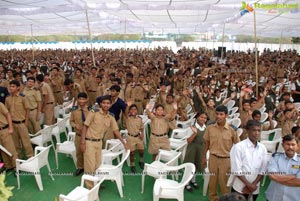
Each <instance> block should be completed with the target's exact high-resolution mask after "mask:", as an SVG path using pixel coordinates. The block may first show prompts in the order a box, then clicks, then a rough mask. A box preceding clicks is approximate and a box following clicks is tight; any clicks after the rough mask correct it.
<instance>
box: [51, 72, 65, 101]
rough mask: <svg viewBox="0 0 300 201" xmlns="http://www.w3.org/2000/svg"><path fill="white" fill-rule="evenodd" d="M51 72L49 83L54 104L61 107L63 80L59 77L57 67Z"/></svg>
mask: <svg viewBox="0 0 300 201" xmlns="http://www.w3.org/2000/svg"><path fill="white" fill-rule="evenodd" d="M51 72H52V73H51V75H50V81H51V88H52V91H53V95H54V99H55V104H58V105H62V104H63V103H64V99H63V94H62V90H63V84H64V79H63V78H62V77H61V76H59V69H58V68H57V67H54V68H52V70H51Z"/></svg>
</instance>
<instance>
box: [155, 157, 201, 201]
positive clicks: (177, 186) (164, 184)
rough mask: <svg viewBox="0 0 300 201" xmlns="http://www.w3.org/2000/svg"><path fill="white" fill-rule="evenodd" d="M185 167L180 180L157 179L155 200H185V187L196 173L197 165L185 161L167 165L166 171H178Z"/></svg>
mask: <svg viewBox="0 0 300 201" xmlns="http://www.w3.org/2000/svg"><path fill="white" fill-rule="evenodd" d="M181 169H184V172H183V176H182V179H181V181H180V182H177V181H174V180H170V179H166V178H159V179H157V180H156V181H155V183H154V187H153V201H158V200H159V198H165V199H172V198H173V199H177V200H178V201H184V187H185V186H186V185H187V184H188V183H189V182H190V180H191V179H192V177H193V176H194V174H195V169H196V168H195V165H194V164H193V163H184V164H182V165H179V166H173V167H170V166H169V167H165V170H166V171H172V172H178V171H179V170H181Z"/></svg>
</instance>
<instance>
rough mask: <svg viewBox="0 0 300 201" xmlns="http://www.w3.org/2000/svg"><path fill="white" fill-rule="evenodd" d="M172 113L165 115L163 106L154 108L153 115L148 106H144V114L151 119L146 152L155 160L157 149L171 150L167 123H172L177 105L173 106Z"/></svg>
mask: <svg viewBox="0 0 300 201" xmlns="http://www.w3.org/2000/svg"><path fill="white" fill-rule="evenodd" d="M173 108H174V110H173V112H172V113H170V114H165V111H164V106H163V105H160V104H158V105H156V106H155V113H152V112H150V110H149V109H150V104H149V103H148V104H147V105H146V112H147V115H148V117H149V119H151V132H152V133H151V136H150V142H149V149H148V152H149V153H150V154H152V155H153V157H152V159H153V160H155V158H156V155H157V154H158V151H159V149H165V150H171V146H170V141H169V138H168V132H169V128H170V127H169V122H171V121H173V120H174V118H175V115H176V111H177V104H176V103H174V104H173Z"/></svg>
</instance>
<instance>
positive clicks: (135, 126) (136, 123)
mask: <svg viewBox="0 0 300 201" xmlns="http://www.w3.org/2000/svg"><path fill="white" fill-rule="evenodd" d="M125 121H126V126H127V130H128V133H129V134H130V135H137V134H138V133H139V132H140V131H142V130H143V128H144V125H143V121H142V119H141V118H140V117H138V116H137V117H132V116H129V117H126V118H125Z"/></svg>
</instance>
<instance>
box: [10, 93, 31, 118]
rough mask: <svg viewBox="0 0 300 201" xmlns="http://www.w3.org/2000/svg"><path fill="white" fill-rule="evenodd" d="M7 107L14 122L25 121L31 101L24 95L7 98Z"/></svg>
mask: <svg viewBox="0 0 300 201" xmlns="http://www.w3.org/2000/svg"><path fill="white" fill-rule="evenodd" d="M5 106H6V107H7V109H8V111H9V112H10V114H11V119H12V120H14V121H23V120H25V116H26V109H29V101H28V99H27V98H26V97H25V95H24V94H18V95H16V96H7V97H6V100H5Z"/></svg>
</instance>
